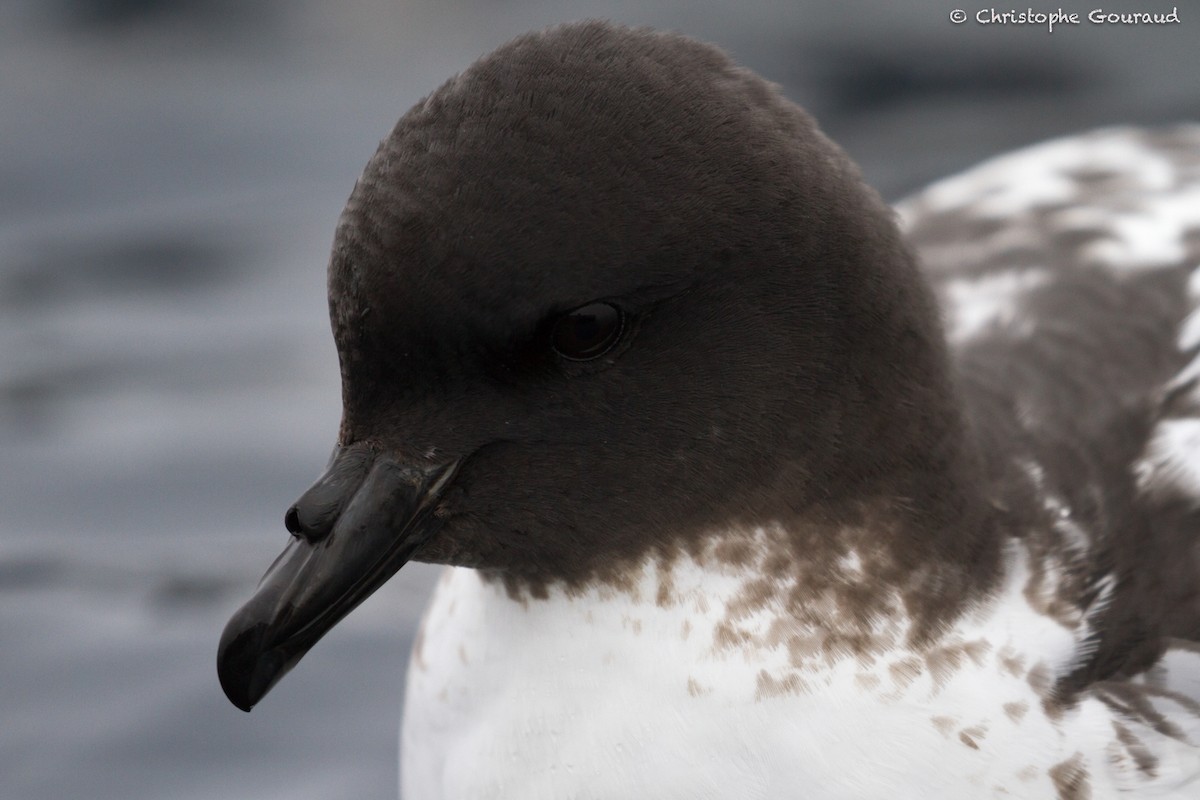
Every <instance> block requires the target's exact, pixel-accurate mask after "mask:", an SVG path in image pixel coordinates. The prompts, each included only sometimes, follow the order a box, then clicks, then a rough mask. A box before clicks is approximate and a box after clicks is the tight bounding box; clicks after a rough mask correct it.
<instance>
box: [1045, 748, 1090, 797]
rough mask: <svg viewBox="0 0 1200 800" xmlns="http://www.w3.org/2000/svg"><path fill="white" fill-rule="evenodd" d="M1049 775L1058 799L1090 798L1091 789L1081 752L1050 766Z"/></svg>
mask: <svg viewBox="0 0 1200 800" xmlns="http://www.w3.org/2000/svg"><path fill="white" fill-rule="evenodd" d="M1049 775H1050V780H1051V781H1052V782H1053V783H1054V788H1055V790H1056V791H1057V792H1058V800H1091V797H1092V789H1091V785H1090V783H1089V782H1088V771H1087V768H1086V767H1085V766H1084V762H1083V754H1082V753H1076V754H1075V755H1073V756H1071V757H1070V758H1068V759H1067V760H1066V761H1062V762H1060V763H1058V764H1055V765H1054V766H1053V767H1051V768H1050V770H1049Z"/></svg>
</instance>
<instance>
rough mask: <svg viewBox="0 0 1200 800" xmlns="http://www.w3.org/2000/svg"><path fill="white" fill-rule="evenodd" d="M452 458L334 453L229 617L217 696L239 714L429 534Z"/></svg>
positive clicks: (352, 449) (358, 449) (359, 450)
mask: <svg viewBox="0 0 1200 800" xmlns="http://www.w3.org/2000/svg"><path fill="white" fill-rule="evenodd" d="M459 463H460V462H459V461H453V462H450V463H447V464H441V465H438V466H435V467H423V466H422V467H417V466H414V465H412V464H406V463H403V462H402V461H400V460H399V459H397V458H395V457H393V456H392V455H390V454H388V453H387V452H383V451H380V450H379V449H377V448H374V447H372V446H369V445H365V444H355V445H351V446H348V447H338V448H337V449H335V450H334V453H333V457H332V458H331V459H330V462H329V466H328V468H327V469H326V470H325V474H324V475H322V476H321V478H320V479H319V480H317V482H316V483H315V484H313V486H312V488H311V489H309V490H308V491H307V492H305V493H304V495H303V496H302V497H301V498H300V499H299V500H298V501H297V502H296V504H295V505H294V506H292V507H291V508H290V509H289V510H288V512H287V515H286V516H285V518H284V519H285V524H286V525H287V528H288V530H289V531H291V533H292V535H293V537H294V538H293V539H292V541H291V542H290V543H289V544H288V546H287V548H286V549H285V550H284V551H283V553H282V554H280V556H279V557H278V558H277V559H275V563H274V564H272V565H271V568H270V569H268V570H267V573H266V574H265V575H264V576H263V578H262V580H261V581H260V582H259V584H258V589H257V590H256V591H255V593H254V596H253V597H251V598H250V600H249V602H247V603H246V604H245V605H244V606H242V608H241V609H240V610H239V611H238V612H237V613H236V614H234V615H233V618H232V619H230V620H229V624H228V625H226V626H225V632H224V633H223V634H222V635H221V644H220V648H219V649H218V652H217V675H218V677H219V678H220V681H221V688H222V689H224V690H225V695H226V697H228V698H229V701H230V702H231V703H233V704H234V705H235V706H237V707H238V708H240V709H242V710H243V711H249V710H250V709H251V708H253V707H254V705H255V704H256V703H257V702H258V701H259V700H261V699H262V698H263V696H264V695H265V694H266V693H267V692H268V691H270V689H271V687H272V686H274V685H275V684H276V683H277V682H278V681H279V679H280V678H282V677H283V676H284V675H285V674H286V673H287V672H288V670H290V669H291V668H292V667H294V666H295V665H296V663H297V662H298V661H299V660H300V659H301V658H302V657H303V656H304V654H305V653H307V652H308V650H309V648H311V647H312V646H313V645H314V644H316V643H317V641H318V640H319V639H320V638H321V637H322V636H324V635H325V633H326V632H327V631H328V630H329V629H330V628H332V627H333V626H334V625H336V624H337V623H338V622H339V621H340V620H341V619H342V618H343V617H345V616H346V615H347V614H349V613H350V612H351V611H353V610H354V609H355V608H356V607H357V606H358V604H359V603H361V602H362V601H363V600H366V599H367V597H369V596H370V595H371V593H372V592H374V591H375V590H376V589H378V588H379V587H380V586H382V585H383V584H384V583H385V582H386V581H387V580H388V578H390V577H392V576H393V575H395V574H396V572H397V571H398V570H399V569H400V568H401V567H402V566H404V565H405V563H407V562H408V560H409V559H410V558H411V557H412V555H413V552H414V551H415V550H416V549H417V548H418V547H420V546H421V545H422V544H423V543H424V542H425V541H426V540H428V539H429V537H430V536H432V535H433V533H434V532H435V531H436V529H437V527H438V522H437V519H436V518H435V516H434V515H433V513H432V511H433V508H434V505H435V504H436V502H437V499H438V497H439V496H440V494H441V493H442V490H443V489H444V488H445V487H446V485H447V484H448V483H449V482H450V480H451V479H452V478H453V477H454V475H455V473H456V472H457V470H458V465H459Z"/></svg>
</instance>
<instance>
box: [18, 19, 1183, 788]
mask: <svg viewBox="0 0 1200 800" xmlns="http://www.w3.org/2000/svg"><path fill="white" fill-rule="evenodd" d="M250 5H251V4H244V3H238V2H235V0H187V1H185V0H176V2H169V1H168V0H57V1H53V0H8V2H7V3H6V4H4V5H2V6H0V643H2V646H0V798H3V799H4V800H23V799H26V798H27V799H29V800H34V799H35V798H36V799H38V800H40V799H41V798H48V799H51V798H52V799H53V800H61V798H74V797H80V798H83V797H86V798H90V799H91V800H103V799H104V798H122V799H123V800H124V799H127V798H168V797H169V798H218V797H219V798H226V797H236V798H276V797H278V798H287V800H304V798H342V797H346V798H349V797H353V798H387V797H394V795H395V779H396V775H395V769H396V767H395V758H396V757H395V751H396V742H397V718H398V714H399V711H400V702H401V694H402V685H403V670H404V663H405V657H406V653H407V649H408V647H409V644H410V641H411V638H412V632H413V629H414V625H415V620H416V619H417V617H418V615H419V613H420V610H421V606H422V604H423V602H424V597H425V595H426V593H427V591H428V588H429V586H430V582H431V578H432V577H433V576H434V575H435V574H436V573H435V571H434V570H432V569H430V568H425V567H421V566H410V567H407V568H405V570H404V571H403V572H402V573H401V574H400V576H398V577H397V578H396V579H395V580H393V582H392V583H391V584H389V586H387V587H386V588H385V589H384V590H383V591H382V592H380V593H379V594H378V595H377V596H376V597H375V598H373V599H372V600H370V601H368V603H367V604H366V605H364V606H363V607H362V608H361V609H360V610H359V611H357V612H356V613H355V614H353V615H351V617H350V618H348V619H347V620H346V621H345V622H344V623H343V624H342V625H341V626H339V628H338V629H336V630H335V631H334V632H333V633H332V634H330V635H329V636H328V637H327V638H326V639H325V640H324V641H323V642H322V643H321V644H320V645H319V646H318V647H317V648H316V649H315V650H314V651H313V652H312V653H311V654H310V655H309V656H308V657H307V658H306V659H305V661H304V662H303V663H302V664H301V665H300V666H299V667H298V668H297V669H296V670H295V671H294V672H293V673H292V674H291V675H290V676H289V677H288V679H286V680H285V681H284V682H283V683H282V684H280V685H279V686H278V687H277V688H276V689H275V690H274V692H273V693H272V694H271V695H270V696H269V697H268V698H267V700H266V701H264V702H263V704H262V705H261V706H259V708H258V709H256V710H255V712H254V713H253V714H252V715H244V714H242V713H241V712H239V711H236V710H235V709H233V707H232V706H230V705H229V704H228V703H227V702H226V700H225V699H224V697H223V695H222V694H221V692H220V689H219V687H218V685H217V681H216V673H215V669H214V658H215V653H216V643H217V638H218V636H219V635H220V631H221V628H222V626H223V624H224V622H225V619H226V618H227V617H228V615H229V614H230V613H231V612H232V611H233V610H234V609H235V608H236V607H237V605H238V604H239V602H240V601H241V600H242V599H244V598H245V597H246V596H247V595H248V593H249V592H250V590H251V589H252V587H253V584H254V582H255V581H256V580H257V578H258V576H259V574H260V573H261V572H262V571H263V570H264V569H265V568H266V566H267V565H268V564H269V563H270V560H271V559H272V558H273V557H274V555H275V554H276V553H277V551H278V550H279V549H280V548H281V547H282V546H283V544H284V543H285V538H286V533H285V532H284V530H283V526H282V521H281V520H282V513H283V510H284V509H285V508H286V506H287V505H288V504H289V503H290V502H291V500H293V499H294V498H295V496H296V495H298V494H299V492H300V491H301V490H302V489H303V488H305V487H306V486H307V485H308V482H309V481H310V480H311V479H312V478H313V477H315V475H316V474H317V473H318V472H319V471H320V469H321V467H322V466H323V464H324V461H325V458H326V456H327V454H328V451H329V449H330V447H331V446H332V443H333V439H334V434H335V431H336V426H337V422H338V415H339V410H340V408H339V395H338V385H337V369H336V356H335V354H334V351H333V347H332V343H331V341H330V338H329V334H328V326H327V322H326V319H325V298H324V267H325V259H326V255H327V252H328V248H329V244H330V240H331V235H332V230H333V224H334V221H335V220H336V217H337V214H338V212H339V210H340V208H341V205H342V203H343V201H344V200H345V197H346V195H347V194H348V193H349V190H350V188H351V187H352V185H353V182H354V178H355V177H356V176H357V174H358V171H359V170H360V169H361V167H362V165H363V164H364V163H365V161H366V159H367V157H368V156H369V155H370V153H371V151H372V150H373V149H374V147H375V144H376V142H377V141H378V140H379V138H380V137H382V136H383V135H384V134H385V133H386V132H387V130H388V129H389V128H390V126H391V125H392V123H393V122H394V121H395V119H396V117H398V116H399V115H400V114H401V113H402V112H403V111H404V110H405V109H406V108H407V107H408V106H410V105H411V104H412V103H414V102H415V101H416V100H418V99H419V98H420V97H421V96H422V95H423V94H424V93H425V92H427V91H429V90H431V89H432V88H434V87H435V86H436V85H437V84H438V83H439V82H440V81H441V80H443V79H445V78H446V77H449V76H450V75H451V74H453V72H455V71H456V70H458V69H461V68H462V67H464V66H466V65H467V64H468V63H470V61H471V60H472V59H473V58H475V57H476V56H477V55H479V54H481V53H483V52H485V51H486V50H487V49H489V48H491V47H492V46H494V45H496V44H499V43H500V42H502V41H504V40H505V39H507V38H509V37H510V36H512V35H514V34H516V33H519V32H521V31H523V30H526V29H529V28H535V27H540V26H542V25H545V24H548V23H551V22H556V21H565V20H570V19H578V18H582V17H588V16H600V17H609V18H615V19H619V20H623V21H627V22H635V23H646V24H652V25H655V26H658V27H668V28H675V29H679V30H683V31H685V32H688V33H691V34H694V35H698V36H700V37H703V38H706V39H709V40H712V41H716V42H718V43H720V44H722V45H724V46H725V47H727V48H728V49H730V50H732V51H733V52H734V54H735V55H736V56H737V57H738V59H739V60H741V61H742V62H743V63H746V64H748V65H750V66H752V67H754V68H755V69H757V70H759V71H760V72H762V73H763V74H765V75H767V76H768V77H770V78H772V79H774V80H776V81H778V82H780V83H782V84H783V85H784V86H785V88H786V90H787V91H788V93H789V94H790V96H792V97H793V98H794V99H796V100H798V101H799V102H801V103H802V104H804V105H806V106H807V107H809V108H810V109H811V110H813V111H814V112H815V113H816V114H817V115H818V117H819V118H820V119H821V120H822V122H823V124H824V126H825V128H826V130H827V131H828V132H829V133H831V135H833V136H834V138H836V139H838V140H839V141H841V142H842V143H843V145H845V146H846V147H847V149H848V150H850V152H851V154H852V155H854V156H855V157H856V158H857V159H858V160H859V161H860V162H861V163H862V164H863V166H864V169H865V171H866V173H867V175H868V177H869V178H870V179H871V180H872V181H873V182H874V183H875V184H876V185H877V186H879V187H880V188H881V190H883V191H884V193H885V195H886V196H888V197H891V198H897V197H898V196H899V195H900V194H902V193H903V192H905V191H907V190H909V189H912V188H916V187H918V186H920V185H921V184H923V183H924V182H926V181H928V180H930V179H932V178H935V177H937V176H939V175H942V174H947V173H950V172H953V171H955V170H957V169H959V168H962V167H965V166H968V165H970V164H971V163H974V162H975V161H977V160H979V159H980V158H982V157H985V156H987V155H989V154H992V153H997V152H1000V151H1003V150H1005V149H1009V148H1011V147H1014V146H1018V145H1021V144H1024V143H1028V142H1033V141H1037V140H1039V139H1043V138H1046V137H1049V136H1053V135H1057V134H1060V133H1064V132H1069V131H1074V130H1082V129H1085V128H1088V127H1093V126H1096V125H1101V124H1112V123H1125V122H1134V123H1144V124H1145V123H1159V122H1169V121H1172V120H1176V119H1184V118H1191V119H1196V118H1200V108H1198V107H1197V106H1198V105H1200V69H1198V67H1200V56H1198V55H1197V50H1196V48H1195V42H1196V40H1197V37H1198V35H1200V9H1197V10H1196V11H1195V19H1192V16H1193V15H1192V13H1191V11H1190V9H1189V8H1181V9H1180V15H1181V17H1182V22H1181V24H1180V25H1177V26H1171V27H1159V28H1150V27H1139V28H1131V27H1128V26H1104V27H1097V26H1088V25H1083V26H1079V27H1073V28H1059V29H1056V31H1055V32H1054V33H1053V34H1049V33H1047V32H1046V31H1045V29H1044V28H1039V27H1030V26H1025V27H1017V26H1002V25H997V24H993V25H987V26H983V25H979V24H977V23H975V22H974V21H973V15H974V13H975V11H977V10H978V9H979V8H982V6H960V5H958V4H956V3H955V2H948V3H947V2H932V1H930V0H922V1H921V2H910V3H906V4H899V3H889V2H885V0H873V1H872V2H861V3H857V4H844V3H834V2H830V3H807V2H803V1H802V0H787V2H784V1H783V0H753V1H752V2H742V3H738V4H730V5H728V6H727V7H719V6H716V5H710V6H704V5H699V4H695V3H688V2H684V1H683V0H644V1H643V2H636V3H635V2H617V1H615V0H609V1H608V2H591V3H589V2H585V0H570V1H569V2H565V3H564V2H557V3H551V2H548V1H545V0H471V1H470V2H446V1H443V2H438V1H437V0H415V1H413V2H398V1H397V2H390V3H389V2H385V1H384V0H348V1H347V2H343V3H338V4H333V3H319V2H316V0H293V1H292V2H286V1H285V0H273V1H270V2H260V3H257V4H253V7H249V6H250ZM1059 5H1062V6H1063V7H1064V8H1066V10H1073V9H1075V7H1068V5H1069V4H1067V3H1058V4H1056V5H1055V8H1057V7H1058V6H1059ZM955 7H963V8H965V9H967V10H968V11H969V12H970V13H971V15H972V20H971V21H968V22H967V23H965V24H963V25H960V26H955V25H952V24H951V23H950V22H949V20H948V13H949V11H950V10H951V9H952V8H955ZM1092 7H1094V6H1093V5H1088V4H1082V5H1078V9H1077V10H1082V11H1084V12H1086V11H1087V10H1089V9H1090V8H1092ZM1047 10H1053V9H1047ZM1131 10H1170V5H1169V4H1164V3H1154V2H1152V1H1151V0H1145V1H1144V2H1143V3H1142V5H1139V6H1137V8H1136V9H1133V8H1132V7H1131Z"/></svg>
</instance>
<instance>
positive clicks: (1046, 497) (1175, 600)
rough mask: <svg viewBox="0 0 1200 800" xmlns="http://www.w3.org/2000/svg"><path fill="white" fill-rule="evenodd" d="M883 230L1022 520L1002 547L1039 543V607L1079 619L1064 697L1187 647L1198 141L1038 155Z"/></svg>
mask: <svg viewBox="0 0 1200 800" xmlns="http://www.w3.org/2000/svg"><path fill="white" fill-rule="evenodd" d="M898 212H899V215H900V218H901V222H902V225H903V226H904V228H905V230H906V233H907V235H908V237H909V241H910V242H911V244H912V246H913V247H914V249H915V250H916V251H917V253H918V255H919V257H920V259H921V261H922V263H923V265H924V268H925V269H926V271H927V273H928V275H929V277H930V279H931V281H932V282H933V284H934V287H935V290H936V291H937V292H938V294H939V297H940V299H941V300H942V307H943V313H944V317H945V322H946V327H947V334H948V338H949V341H950V343H951V346H952V353H953V357H954V358H955V360H956V363H957V366H958V369H959V375H960V379H961V386H962V391H963V394H964V399H965V401H966V403H967V406H968V411H969V414H970V415H971V419H972V423H973V425H974V426H975V429H976V431H977V433H978V435H979V438H980V441H981V442H982V443H983V450H984V453H983V455H984V458H985V460H986V462H987V466H988V469H989V471H990V475H991V479H992V482H993V486H994V494H995V497H994V502H995V503H996V504H997V505H998V506H1001V507H1011V508H1014V509H1018V508H1021V509H1023V508H1036V509H1038V513H1037V514H1035V515H1034V516H1033V517H1028V518H1014V520H1013V525H1014V528H1020V527H1022V526H1024V527H1028V528H1030V529H1036V530H1039V531H1042V533H1040V534H1038V535H1037V536H1040V537H1041V538H1040V540H1034V541H1032V542H1031V546H1033V547H1034V549H1035V550H1040V551H1041V552H1042V553H1043V554H1044V555H1045V556H1046V558H1047V559H1049V560H1052V561H1054V563H1055V564H1056V565H1057V567H1056V569H1055V570H1054V571H1053V575H1052V579H1053V580H1054V581H1055V582H1056V584H1055V586H1053V587H1051V588H1052V589H1053V591H1054V592H1055V593H1056V594H1057V596H1056V598H1053V601H1054V602H1057V604H1058V605H1059V606H1064V607H1071V608H1074V609H1077V610H1078V611H1079V612H1080V613H1083V614H1087V615H1088V616H1089V617H1095V619H1094V621H1093V620H1089V621H1091V622H1093V624H1092V625H1091V632H1090V638H1089V640H1088V641H1087V642H1086V647H1087V648H1088V649H1089V651H1090V652H1091V654H1092V655H1091V660H1090V661H1088V662H1087V663H1083V664H1081V665H1080V668H1079V671H1078V672H1077V673H1076V674H1075V675H1074V678H1073V686H1071V687H1068V688H1079V687H1081V686H1083V685H1086V683H1087V682H1090V681H1092V680H1097V679H1103V678H1107V677H1111V676H1120V675H1121V674H1132V673H1135V672H1137V671H1138V670H1140V669H1142V668H1144V667H1145V666H1146V665H1147V664H1148V663H1150V662H1151V661H1152V660H1153V659H1154V658H1155V657H1156V656H1157V654H1158V652H1159V650H1160V644H1159V641H1160V638H1161V636H1164V635H1166V636H1176V637H1181V638H1185V639H1193V640H1196V639H1200V588H1198V587H1200V355H1198V354H1200V311H1198V310H1197V307H1198V306H1200V270H1198V268H1200V126H1196V125H1187V126H1179V127H1175V128H1170V129H1166V130H1161V131H1142V130H1134V129H1110V130H1102V131H1097V132H1094V133H1091V134H1087V135H1084V136H1077V137H1072V138H1068V139H1062V140H1058V141H1053V142H1049V143H1046V144H1042V145H1038V146H1035V147H1031V148H1028V149H1025V150H1022V151H1019V152H1017V153H1014V154H1012V155H1006V156H1002V157H1000V158H997V159H994V160H992V161H989V162H986V163H985V164H983V165H981V166H979V167H977V168H975V169H973V170H970V171H968V172H966V173H963V174H962V175H959V176H956V177H953V178H949V179H947V180H944V181H941V182H939V183H937V184H935V185H934V186H932V187H930V188H929V189H927V190H925V191H924V192H922V193H920V194H918V195H916V196H915V197H913V198H911V199H909V200H907V201H905V202H904V203H902V204H901V205H900V206H899V207H898ZM1035 538H1036V537H1035ZM1113 579H1115V580H1116V587H1115V589H1114V590H1113V591H1112V593H1111V597H1110V600H1109V602H1108V603H1107V604H1106V607H1105V608H1104V609H1102V610H1101V611H1102V613H1101V614H1099V615H1097V614H1096V613H1095V611H1096V609H1095V607H1094V602H1095V597H1096V595H1097V592H1096V589H1097V588H1098V587H1101V586H1103V585H1104V584H1105V582H1106V581H1108V582H1110V581H1112V580H1113ZM1039 590H1040V591H1045V590H1046V586H1041V587H1039ZM1047 602H1048V603H1050V602H1051V600H1048V601H1047Z"/></svg>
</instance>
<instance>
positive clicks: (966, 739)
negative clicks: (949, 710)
mask: <svg viewBox="0 0 1200 800" xmlns="http://www.w3.org/2000/svg"><path fill="white" fill-rule="evenodd" d="M986 735H987V727H986V726H984V725H975V726H973V727H970V728H963V729H962V730H961V731H959V732H958V740H959V741H960V742H962V743H963V744H965V745H966V746H967V747H969V748H971V749H972V750H978V749H979V743H980V742H981V741H982V740H983V737H984V736H986Z"/></svg>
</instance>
